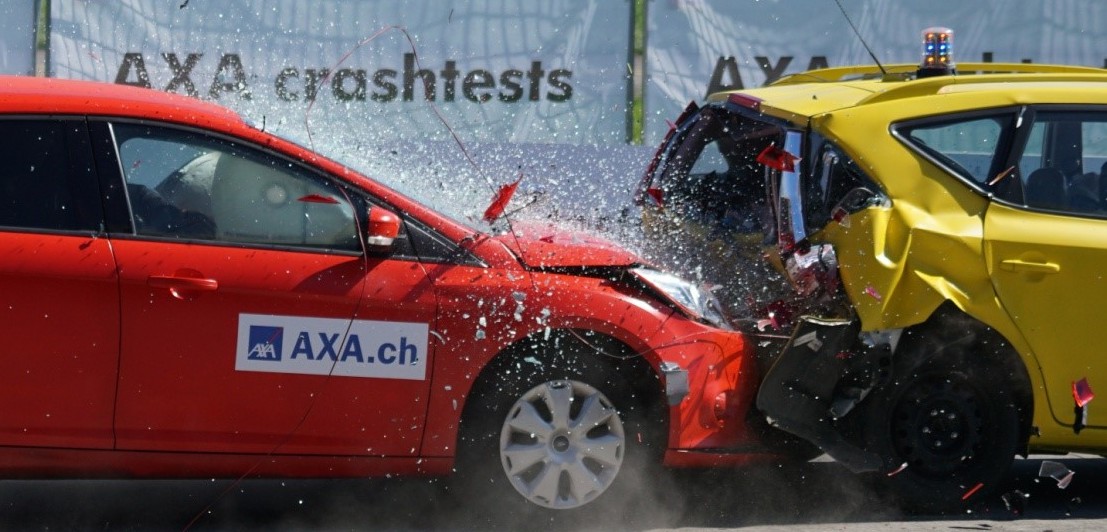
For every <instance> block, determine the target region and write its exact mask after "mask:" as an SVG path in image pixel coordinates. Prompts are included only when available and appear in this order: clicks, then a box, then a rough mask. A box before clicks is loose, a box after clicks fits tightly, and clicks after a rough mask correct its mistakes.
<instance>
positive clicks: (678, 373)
mask: <svg viewBox="0 0 1107 532" xmlns="http://www.w3.org/2000/svg"><path fill="white" fill-rule="evenodd" d="M661 374H662V375H664V376H665V397H666V398H667V399H668V400H669V406H675V405H678V404H680V402H681V401H683V400H684V398H685V397H688V370H686V369H684V368H682V367H680V365H679V364H677V363H675V362H668V361H666V362H662V363H661Z"/></svg>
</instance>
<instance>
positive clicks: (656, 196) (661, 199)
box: [646, 187, 665, 207]
mask: <svg viewBox="0 0 1107 532" xmlns="http://www.w3.org/2000/svg"><path fill="white" fill-rule="evenodd" d="M646 195H647V196H649V197H650V199H652V200H653V202H654V203H655V204H657V206H658V207H664V206H665V195H664V193H663V192H662V191H661V189H660V188H657V187H650V188H647V189H646Z"/></svg>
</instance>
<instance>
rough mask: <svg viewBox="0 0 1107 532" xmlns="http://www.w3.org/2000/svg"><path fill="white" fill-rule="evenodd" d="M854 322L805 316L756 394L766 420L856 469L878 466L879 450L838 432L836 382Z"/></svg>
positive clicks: (855, 330) (847, 355)
mask: <svg viewBox="0 0 1107 532" xmlns="http://www.w3.org/2000/svg"><path fill="white" fill-rule="evenodd" d="M858 329H859V326H858V322H856V321H849V320H822V319H818V318H811V317H804V318H803V319H802V320H801V321H800V323H799V324H798V325H797V326H796V329H795V332H794V333H793V334H792V338H791V339H790V340H789V341H788V344H787V345H786V346H785V348H784V351H783V352H782V353H781V355H780V357H779V358H778V359H777V361H776V363H775V364H773V367H772V368H771V369H770V370H769V371H768V373H767V374H766V375H765V379H764V381H762V383H761V389H760V390H759V392H758V394H757V408H758V409H760V410H761V412H762V413H764V414H765V415H766V416H767V418H768V420H769V423H770V424H771V425H773V426H775V427H777V428H779V429H781V430H785V431H787V432H790V433H792V434H795V435H796V436H799V437H801V438H803V439H805V440H808V441H810V442H811V443H814V444H815V445H818V446H819V448H821V449H822V450H823V451H824V452H826V453H827V454H829V455H830V456H831V457H833V458H834V459H835V460H837V461H838V462H840V463H842V464H843V465H845V466H846V467H848V468H849V469H851V470H853V471H855V472H867V471H880V470H882V469H883V468H884V463H883V460H882V459H881V457H880V456H879V455H876V454H874V453H870V452H868V451H865V450H863V449H861V448H859V447H857V446H856V445H854V444H853V443H851V442H849V441H848V440H847V439H846V438H845V437H843V436H842V434H841V432H839V430H838V428H837V427H836V425H835V423H834V422H835V420H836V416H835V412H836V411H839V410H841V409H842V407H841V406H840V404H841V401H840V398H839V397H837V395H838V392H839V390H838V384H839V381H840V380H841V378H842V375H843V373H844V372H846V371H848V368H849V366H848V364H847V361H848V360H849V359H850V358H852V354H851V353H848V352H846V351H843V350H844V349H846V348H849V347H850V346H851V345H852V344H854V340H855V339H856V338H857V335H858ZM836 403H837V404H836Z"/></svg>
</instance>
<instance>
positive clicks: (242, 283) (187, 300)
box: [94, 123, 435, 456]
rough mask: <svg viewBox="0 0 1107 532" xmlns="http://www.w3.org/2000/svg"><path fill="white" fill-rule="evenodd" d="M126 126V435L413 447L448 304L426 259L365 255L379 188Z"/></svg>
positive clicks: (343, 449) (292, 446)
mask: <svg viewBox="0 0 1107 532" xmlns="http://www.w3.org/2000/svg"><path fill="white" fill-rule="evenodd" d="M106 127H107V126H100V125H98V126H95V127H94V130H99V129H100V128H104V129H106ZM111 127H112V132H113V134H114V138H115V141H116V144H117V146H118V148H117V150H118V154H119V158H120V161H119V166H120V167H121V168H122V169H123V172H124V176H125V180H126V193H127V197H128V200H129V205H130V211H131V213H132V215H133V226H134V234H133V235H119V236H117V237H116V238H114V239H113V242H114V246H115V250H116V256H117V260H118V262H119V273H120V279H121V285H122V286H121V294H122V299H121V301H122V323H123V325H122V331H123V336H122V353H121V360H120V379H119V402H118V404H119V406H118V411H117V414H116V421H115V429H116V435H117V438H118V448H120V449H133V450H169V451H200V452H236V453H275V454H332V455H333V454H345V455H362V456H364V455H367V454H370V455H377V456H380V455H407V456H410V455H411V454H412V451H411V450H412V449H413V448H418V446H419V441H420V437H421V434H422V426H423V423H424V418H425V416H426V405H427V400H426V397H427V393H428V377H429V372H428V371H427V368H428V366H429V364H430V362H431V356H432V353H430V352H429V349H430V348H431V346H430V344H429V343H428V334H429V333H428V331H429V330H430V327H432V326H433V323H432V322H433V319H434V311H435V301H434V296H433V290H431V289H430V283H429V281H428V280H427V277H426V274H425V272H424V270H423V268H422V265H421V264H419V263H418V262H416V261H411V260H402V259H392V258H381V257H371V256H370V257H369V258H366V257H367V255H366V254H365V253H364V252H363V251H362V245H361V243H360V237H359V236H358V233H359V232H358V229H357V227H358V224H359V223H360V222H359V221H358V220H359V219H361V217H360V216H358V215H357V213H358V212H364V210H365V208H366V201H367V198H364V197H361V196H359V193H358V192H357V191H354V190H351V189H348V188H346V187H344V186H341V185H339V184H337V183H335V182H332V181H329V180H327V179H325V178H324V177H323V176H321V175H319V174H317V173H315V172H313V171H311V170H309V169H306V168H303V167H300V166H298V165H296V164H293V163H290V162H289V161H288V160H286V159H284V158H282V157H279V156H276V155H274V154H271V153H268V152H263V151H261V150H258V149H253V148H250V147H246V146H243V145H239V144H235V143H232V142H228V141H226V140H223V139H216V138H213V137H210V136H208V135H205V134H203V133H199V132H196V131H184V130H177V129H169V128H160V127H152V126H147V125H135V124H126V123H116V124H113V125H112V126H111Z"/></svg>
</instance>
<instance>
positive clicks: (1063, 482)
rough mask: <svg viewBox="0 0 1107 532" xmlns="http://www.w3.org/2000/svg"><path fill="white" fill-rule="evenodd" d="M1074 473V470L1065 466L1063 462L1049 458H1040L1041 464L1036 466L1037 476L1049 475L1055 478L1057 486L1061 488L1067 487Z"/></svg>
mask: <svg viewBox="0 0 1107 532" xmlns="http://www.w3.org/2000/svg"><path fill="white" fill-rule="evenodd" d="M1075 474H1076V472H1075V471H1073V470H1071V469H1069V468H1067V467H1065V464H1062V463H1060V462H1052V461H1050V460H1042V466H1041V467H1040V468H1038V476H1039V477H1049V478H1052V479H1053V480H1056V481H1057V487H1058V488H1061V489H1065V488H1067V487H1069V483H1071V482H1072V477H1073V475H1075Z"/></svg>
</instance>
